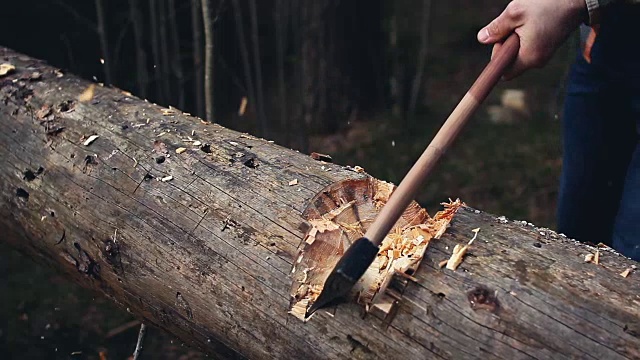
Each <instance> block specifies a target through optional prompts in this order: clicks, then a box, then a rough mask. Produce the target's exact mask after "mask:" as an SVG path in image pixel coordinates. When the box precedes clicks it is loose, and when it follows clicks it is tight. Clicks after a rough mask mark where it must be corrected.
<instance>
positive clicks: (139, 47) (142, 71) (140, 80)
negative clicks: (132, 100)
mask: <svg viewBox="0 0 640 360" xmlns="http://www.w3.org/2000/svg"><path fill="white" fill-rule="evenodd" d="M129 12H130V13H131V26H132V27H133V38H134V41H135V44H136V45H135V47H136V80H137V85H138V94H139V95H140V97H141V98H143V99H146V98H147V53H146V51H145V46H144V44H143V41H142V39H143V35H142V17H141V16H140V10H139V7H138V0H129Z"/></svg>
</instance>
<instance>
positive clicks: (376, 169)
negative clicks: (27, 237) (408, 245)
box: [0, 9, 575, 359]
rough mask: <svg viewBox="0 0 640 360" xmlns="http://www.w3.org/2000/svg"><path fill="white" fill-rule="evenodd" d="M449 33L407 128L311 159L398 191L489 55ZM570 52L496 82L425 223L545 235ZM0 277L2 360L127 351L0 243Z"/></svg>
mask: <svg viewBox="0 0 640 360" xmlns="http://www.w3.org/2000/svg"><path fill="white" fill-rule="evenodd" d="M493 11H494V12H492V13H491V14H493V15H495V9H493ZM469 16H480V15H479V14H475V15H469ZM485 18H486V19H489V16H486V17H485ZM470 23H472V24H473V25H469V24H470ZM447 24H448V25H447V26H448V31H447V34H446V36H438V37H437V38H435V39H433V40H432V44H431V47H430V56H429V63H428V68H427V72H426V74H425V81H426V85H427V91H426V94H425V96H426V98H427V101H426V102H427V104H429V106H428V107H427V108H423V109H419V112H418V113H417V114H416V116H415V117H414V119H413V121H406V122H405V121H403V120H400V119H397V118H394V117H393V116H390V115H388V114H377V115H375V116H372V117H371V118H370V119H367V121H358V122H356V123H354V124H352V126H350V127H349V128H348V129H347V130H345V132H343V133H341V134H333V135H329V136H324V137H322V138H314V139H313V141H312V142H311V145H312V147H311V148H310V149H309V151H318V152H322V153H330V154H331V155H332V157H333V159H334V162H336V163H339V164H343V165H359V166H362V167H363V168H365V170H366V171H367V172H368V173H369V174H371V175H373V176H375V177H377V178H379V179H383V180H387V181H391V182H394V183H396V184H397V183H399V181H400V180H401V178H402V176H404V174H405V173H406V171H407V170H408V169H409V167H410V166H411V165H412V164H413V162H414V161H415V159H417V157H418V156H419V154H420V153H421V152H422V151H423V150H424V148H425V147H426V145H427V144H428V142H429V141H430V139H431V138H432V136H433V135H434V134H435V131H437V129H438V128H439V126H440V125H441V124H442V122H443V121H444V120H445V119H446V117H447V116H448V114H449V113H450V111H451V110H452V109H453V107H454V106H455V105H456V103H457V102H458V101H459V99H460V98H461V97H462V95H463V94H464V92H465V91H466V90H467V88H468V87H469V86H470V84H471V82H472V81H473V80H474V79H475V76H477V74H478V73H479V72H480V70H481V69H482V67H483V66H484V65H485V64H486V62H487V60H488V55H489V51H490V50H489V49H488V48H487V47H481V46H479V45H477V43H476V42H475V31H477V29H478V28H479V26H481V25H483V24H481V23H480V22H478V21H477V20H476V21H474V22H472V21H469V19H465V18H464V17H462V16H460V17H458V18H457V21H456V22H451V21H450V22H449V23H447ZM434 26H441V24H440V25H438V24H434ZM574 51H575V49H573V46H572V45H571V44H569V45H567V46H565V47H564V48H562V49H560V51H558V53H557V54H556V56H555V57H554V59H553V61H552V62H551V64H549V65H548V66H547V67H545V68H544V69H541V70H535V71H532V72H530V73H528V74H526V75H525V76H522V77H521V78H518V79H516V80H514V81H511V82H506V83H501V84H499V86H498V87H497V88H496V89H495V90H494V92H493V93H492V94H491V96H490V98H489V99H487V101H486V103H485V105H483V106H482V108H481V109H480V110H479V111H478V113H477V115H476V116H474V118H473V119H472V120H471V121H470V122H469V125H468V126H467V127H466V128H465V129H464V131H463V133H462V134H461V136H460V138H459V139H458V140H457V141H456V143H455V144H454V146H453V147H452V148H451V149H450V151H448V152H447V154H446V156H445V157H444V158H443V159H442V161H441V163H440V164H439V165H438V166H437V168H436V170H435V172H434V174H433V176H432V177H430V178H429V179H428V181H427V184H426V185H425V186H424V188H423V190H422V191H421V192H420V196H419V198H418V200H419V202H420V203H422V204H423V205H424V206H426V207H427V208H428V209H429V212H430V213H434V212H435V211H436V210H437V209H439V207H440V205H439V204H440V203H441V202H444V201H447V199H448V198H454V199H455V198H460V199H461V200H463V201H464V202H466V203H467V204H469V205H470V206H473V207H475V208H479V209H482V210H484V211H488V212H491V213H494V214H498V215H505V216H507V217H508V218H511V219H521V220H527V221H530V222H532V223H535V224H536V225H539V226H546V227H550V228H553V227H554V224H555V204H556V196H557V184H558V178H559V173H560V167H561V157H560V154H561V153H560V135H561V126H560V116H561V113H560V111H561V106H562V96H561V94H562V93H563V90H564V88H563V82H564V78H565V76H566V71H567V69H568V64H569V62H570V60H571V57H572V54H573V52H574ZM506 89H518V90H523V91H525V93H526V94H527V105H528V109H529V114H528V115H526V116H525V115H516V116H513V117H512V118H511V120H512V121H511V122H506V123H504V122H503V123H495V122H493V121H491V120H490V116H489V111H488V109H489V106H492V105H494V106H495V105H499V103H500V95H501V94H502V92H503V91H504V90H506ZM398 124H400V125H398ZM0 279H2V281H1V282H0V294H3V295H2V296H0V353H1V354H3V358H9V359H14V358H15V359H18V358H19V359H45V358H46V359H48V358H55V359H57V358H59V359H127V358H128V357H129V356H130V355H131V353H132V352H133V349H134V347H135V343H136V339H137V333H138V329H139V325H138V324H137V323H136V322H134V318H133V317H132V316H131V315H130V314H128V313H127V312H126V311H124V310H122V309H121V308H119V307H117V306H116V305H115V304H113V303H112V302H111V301H110V300H107V299H104V298H102V297H99V296H97V295H95V294H93V293H91V292H89V291H88V290H85V289H83V288H81V287H79V286H77V285H75V284H72V283H69V282H68V281H67V280H65V279H64V278H63V277H61V276H59V275H56V274H52V273H51V272H50V271H48V269H46V268H44V267H42V266H41V265H39V264H36V263H34V262H32V261H31V260H30V259H28V258H26V257H24V256H23V255H21V254H19V253H17V252H15V251H13V250H11V249H9V248H8V247H7V246H6V245H2V244H0ZM144 345H145V347H144V358H147V359H200V358H204V356H203V355H202V354H201V353H199V352H197V351H193V350H191V349H189V348H188V347H187V346H185V345H183V344H182V343H181V342H180V341H179V340H177V339H175V338H173V337H171V336H170V335H168V334H166V333H164V332H162V331H160V330H157V329H154V328H151V329H150V330H149V332H148V334H147V337H146V341H145V344H144Z"/></svg>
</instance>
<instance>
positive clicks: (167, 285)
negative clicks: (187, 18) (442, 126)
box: [0, 47, 640, 359]
mask: <svg viewBox="0 0 640 360" xmlns="http://www.w3.org/2000/svg"><path fill="white" fill-rule="evenodd" d="M2 62H10V63H12V64H14V65H15V66H16V67H17V69H16V71H15V72H13V73H11V74H9V75H7V76H3V77H0V121H1V124H2V128H1V130H0V169H1V170H0V186H1V194H2V203H3V204H2V205H3V206H2V210H1V212H0V227H1V229H2V232H3V236H2V239H3V240H4V241H8V242H9V243H10V244H12V245H14V246H15V247H17V248H18V249H20V250H22V251H24V252H26V253H27V254H29V255H30V256H32V257H34V258H36V259H37V260H40V261H41V262H43V263H47V264H50V265H51V266H52V267H54V268H56V269H58V270H60V271H63V272H65V273H66V274H68V277H69V279H72V280H74V281H77V282H79V283H80V284H82V285H84V286H87V287H89V288H92V289H95V290H98V291H99V292H101V293H103V294H104V295H105V296H107V297H109V298H111V299H113V301H115V302H117V303H118V304H120V305H121V306H123V307H125V308H128V309H129V311H131V312H132V313H134V314H136V315H137V316H138V317H140V318H141V319H144V320H145V321H147V322H150V323H152V324H154V325H156V326H159V327H161V328H163V329H165V330H167V331H169V332H171V333H173V334H175V335H177V336H179V337H180V338H181V339H183V340H184V341H186V342H188V343H191V344H193V345H195V346H198V347H199V348H201V349H203V350H205V351H207V352H209V353H211V354H213V355H214V357H215V358H253V359H262V358H305V359H314V358H416V359H417V358H445V359H454V358H455V359H462V358H497V359H523V358H524V359H526V358H540V359H557V358H581V359H590V358H592V359H622V358H640V350H639V349H640V274H638V273H635V274H633V273H632V274H631V275H630V276H629V277H628V278H623V277H621V276H620V275H619V274H620V273H621V272H622V271H623V270H625V269H627V268H630V267H631V266H632V265H634V264H637V263H635V262H633V261H630V260H628V259H625V258H624V257H621V256H619V255H617V254H615V253H613V252H611V251H607V250H602V251H601V254H600V255H601V256H600V265H595V264H592V263H584V255H585V254H587V253H593V252H595V249H594V248H591V247H588V246H586V245H583V244H579V243H576V242H575V241H572V240H569V239H565V238H563V237H561V236H558V235H556V234H555V233H554V232H552V231H549V230H547V229H539V228H536V227H534V226H532V225H528V224H526V223H522V222H516V221H508V220H504V219H499V218H496V217H495V216H492V215H490V214H485V213H481V212H479V211H476V210H474V209H471V208H464V209H462V210H460V212H459V213H458V214H457V216H456V217H455V218H454V220H453V222H452V226H451V228H450V229H449V230H448V231H447V233H446V234H445V235H444V236H443V237H442V239H440V240H437V241H432V242H431V244H430V246H429V249H428V250H427V253H426V257H425V259H424V260H423V262H422V265H421V267H420V269H419V271H418V272H417V273H416V274H415V276H416V277H417V279H418V283H411V284H410V285H409V287H408V288H407V290H406V291H405V293H404V296H403V299H402V301H400V303H399V306H398V311H397V313H396V314H395V316H394V317H393V319H392V320H391V321H381V320H379V319H377V318H375V317H373V316H365V317H363V314H362V311H361V309H360V308H359V306H357V305H354V304H345V305H341V306H340V307H338V308H337V309H333V310H331V311H330V312H327V311H320V312H319V313H317V314H316V315H314V317H313V318H312V319H311V320H310V321H309V322H307V323H302V322H300V321H298V320H297V319H295V318H293V317H292V316H291V315H289V314H287V310H288V307H289V290H290V285H291V279H290V275H289V274H290V270H291V265H292V262H293V261H294V259H295V258H296V256H297V252H298V246H299V245H300V243H301V241H302V237H303V235H304V231H305V229H306V226H305V222H304V220H303V218H302V217H301V212H302V210H303V209H304V208H305V207H306V205H307V203H308V201H309V200H310V199H311V198H312V197H313V196H314V195H316V194H317V193H318V192H320V191H322V189H323V188H324V187H326V186H327V185H329V184H332V183H334V182H336V181H340V180H344V179H348V178H358V177H362V176H367V175H365V174H360V173H356V172H354V171H351V170H349V169H348V168H346V167H343V166H340V165H337V164H323V163H321V162H318V161H315V160H313V159H311V158H310V157H309V156H307V155H305V154H300V153H298V152H295V151H292V150H289V149H285V148H282V147H279V146H277V145H276V144H272V143H270V142H268V141H266V140H264V139H258V138H255V137H252V136H250V135H247V134H240V133H237V132H234V131H231V130H228V129H225V128H222V127H220V126H217V125H214V124H204V123H202V122H201V121H200V120H199V119H196V118H194V117H191V116H188V115H184V114H181V113H180V112H179V111H167V109H165V108H161V107H159V106H156V105H154V104H150V103H147V102H145V101H142V100H140V99H137V98H135V97H133V96H131V95H129V94H126V93H123V92H122V91H120V90H118V89H108V88H104V87H101V86H97V87H96V89H95V94H94V96H93V97H92V99H91V100H90V101H88V102H79V101H78V96H79V95H80V94H81V93H83V91H85V90H86V89H87V87H88V86H89V85H90V82H88V81H85V80H83V79H79V78H77V77H75V76H73V75H71V74H62V73H61V72H59V71H57V70H56V69H54V68H52V67H50V66H48V65H46V64H45V63H44V62H42V61H39V60H37V59H33V58H30V57H28V56H25V55H23V54H18V53H15V52H13V51H12V50H10V49H6V48H1V47H0V63H2ZM61 75H62V76H61ZM42 106H51V108H52V110H51V112H50V113H49V112H48V111H43V110H41V109H42ZM192 134H193V135H192ZM91 135H99V138H97V139H96V140H95V141H94V142H93V143H91V144H90V145H83V142H84V141H85V140H86V139H87V138H88V137H89V136H91ZM189 136H190V137H192V138H193V139H196V140H199V141H201V142H203V143H208V144H210V146H208V147H206V146H205V147H202V146H193V144H192V143H188V142H185V141H184V140H183V139H185V138H187V137H189ZM179 147H186V148H187V150H186V151H185V152H184V153H181V154H177V153H176V152H175V150H176V149H177V148H179ZM165 151H166V153H164V154H163V152H165ZM159 156H164V161H161V159H158V157H159ZM167 176H171V177H172V180H170V181H159V179H162V178H166V177H167ZM293 179H297V180H298V184H297V185H294V186H290V185H289V182H290V181H291V180H293ZM444 195H445V196H446V194H444ZM463 200H464V199H463ZM585 226H588V224H585ZM478 227H479V228H480V232H479V235H478V238H477V240H476V241H475V243H474V245H473V247H472V248H471V251H470V254H469V255H468V256H467V258H466V259H465V260H464V262H463V264H462V265H461V266H460V267H459V268H458V270H457V271H455V272H453V271H449V270H444V269H440V268H439V267H438V265H437V264H438V263H439V262H440V261H441V260H443V259H446V258H448V257H449V255H450V253H451V250H452V248H453V246H454V245H455V244H461V243H466V242H467V241H468V240H469V238H470V237H471V236H472V235H473V233H472V232H471V230H472V229H474V228H478Z"/></svg>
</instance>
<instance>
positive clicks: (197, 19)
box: [191, 0, 206, 118]
mask: <svg viewBox="0 0 640 360" xmlns="http://www.w3.org/2000/svg"><path fill="white" fill-rule="evenodd" d="M191 33H192V34H193V73H194V79H195V80H194V95H195V99H196V100H195V103H196V105H195V108H196V111H195V114H196V115H197V116H199V117H205V118H206V115H205V105H204V101H203V93H204V86H203V82H204V75H203V71H202V7H201V5H200V0H191Z"/></svg>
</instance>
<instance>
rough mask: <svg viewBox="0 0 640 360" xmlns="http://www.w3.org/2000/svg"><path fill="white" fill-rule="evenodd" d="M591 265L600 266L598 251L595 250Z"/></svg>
mask: <svg viewBox="0 0 640 360" xmlns="http://www.w3.org/2000/svg"><path fill="white" fill-rule="evenodd" d="M593 263H594V264H596V265H600V250H596V255H595V256H594V257H593Z"/></svg>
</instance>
